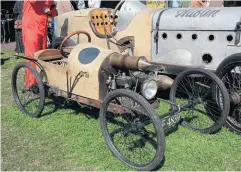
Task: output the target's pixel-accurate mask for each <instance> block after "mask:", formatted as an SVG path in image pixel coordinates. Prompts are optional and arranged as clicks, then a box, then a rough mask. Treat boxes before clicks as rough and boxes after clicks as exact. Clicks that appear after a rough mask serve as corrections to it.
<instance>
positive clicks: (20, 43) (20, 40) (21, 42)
mask: <svg viewBox="0 0 241 172" xmlns="http://www.w3.org/2000/svg"><path fill="white" fill-rule="evenodd" d="M18 39H19V47H20V53H24V46H23V35H22V30H18Z"/></svg>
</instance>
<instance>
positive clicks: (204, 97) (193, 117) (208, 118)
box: [170, 69, 230, 134]
mask: <svg viewBox="0 0 241 172" xmlns="http://www.w3.org/2000/svg"><path fill="white" fill-rule="evenodd" d="M214 93H216V94H214ZM170 100H171V101H172V102H175V103H176V104H178V105H180V106H183V105H187V104H189V105H190V106H189V107H186V108H184V109H182V111H181V112H180V116H181V118H182V125H183V126H185V127H188V128H190V129H193V130H197V131H200V132H201V133H207V134H211V133H215V132H217V131H218V130H219V129H220V128H221V127H222V125H223V124H224V123H225V120H226V119H227V116H228V113H229V108H230V103H229V96H228V92H227V90H226V88H225V86H224V84H223V83H222V81H221V80H220V79H219V78H218V77H217V76H216V75H215V74H214V73H212V72H209V71H207V70H204V69H188V70H185V71H183V72H182V73H181V74H179V75H178V76H177V78H176V79H175V81H174V83H173V87H172V88H171V91H170Z"/></svg>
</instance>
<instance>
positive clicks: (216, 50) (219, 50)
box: [152, 31, 241, 70]
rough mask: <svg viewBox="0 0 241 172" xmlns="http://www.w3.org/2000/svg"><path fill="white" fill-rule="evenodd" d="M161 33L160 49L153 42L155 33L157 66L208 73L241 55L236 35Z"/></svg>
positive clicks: (154, 59) (154, 52) (153, 56)
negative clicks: (191, 67) (197, 68)
mask: <svg viewBox="0 0 241 172" xmlns="http://www.w3.org/2000/svg"><path fill="white" fill-rule="evenodd" d="M158 33H159V41H158V45H157V43H156V42H155V40H154V39H153V37H154V35H155V33H152V61H153V62H159V63H162V62H164V63H170V64H177V65H198V66H202V67H204V68H205V69H209V70H216V68H217V67H218V65H219V64H220V63H221V62H222V61H223V60H224V59H225V58H226V57H227V56H228V55H230V54H234V53H237V52H241V44H240V43H239V45H237V46H234V39H235V35H236V33H235V32H221V31H159V32H158ZM163 35H166V38H163ZM195 35H196V36H195ZM177 37H179V38H180V37H181V38H180V39H178V38H177ZM227 37H232V38H233V40H232V41H228V40H227ZM194 38H196V39H194ZM210 38H213V40H212V41H211V40H210Z"/></svg>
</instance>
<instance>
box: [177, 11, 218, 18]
mask: <svg viewBox="0 0 241 172" xmlns="http://www.w3.org/2000/svg"><path fill="white" fill-rule="evenodd" d="M219 12H220V10H216V9H185V10H179V11H177V14H176V15H175V17H176V18H177V17H190V18H191V17H193V18H196V17H199V18H203V17H215V16H216V14H217V13H219Z"/></svg>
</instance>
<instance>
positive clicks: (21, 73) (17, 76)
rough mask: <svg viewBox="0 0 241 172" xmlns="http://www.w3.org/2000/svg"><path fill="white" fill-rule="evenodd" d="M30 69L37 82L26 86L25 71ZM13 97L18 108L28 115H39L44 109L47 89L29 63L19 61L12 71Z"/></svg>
mask: <svg viewBox="0 0 241 172" xmlns="http://www.w3.org/2000/svg"><path fill="white" fill-rule="evenodd" d="M26 70H29V71H30V72H31V73H32V74H33V75H34V76H35V78H36V84H33V85H32V86H31V87H30V88H26V86H25V71H26ZM12 92H13V98H14V100H15V102H16V104H17V106H18V108H19V109H20V110H21V111H22V112H23V113H24V114H26V115H29V116H31V117H33V118H35V117H38V116H39V115H40V114H41V112H42V111H43V109H44V103H45V90H44V85H43V82H42V80H41V77H40V75H39V73H38V72H37V71H36V69H34V67H33V66H32V65H31V64H29V63H27V62H21V63H18V64H17V65H16V66H15V67H14V69H13V73H12Z"/></svg>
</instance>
